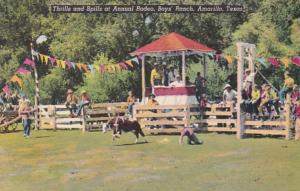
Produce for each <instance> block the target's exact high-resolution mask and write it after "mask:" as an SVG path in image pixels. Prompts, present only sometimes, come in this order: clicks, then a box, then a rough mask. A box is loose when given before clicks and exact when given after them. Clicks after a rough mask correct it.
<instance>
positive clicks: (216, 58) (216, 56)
mask: <svg viewBox="0 0 300 191" xmlns="http://www.w3.org/2000/svg"><path fill="white" fill-rule="evenodd" d="M220 58H221V54H215V55H214V60H215V62H219V60H220Z"/></svg>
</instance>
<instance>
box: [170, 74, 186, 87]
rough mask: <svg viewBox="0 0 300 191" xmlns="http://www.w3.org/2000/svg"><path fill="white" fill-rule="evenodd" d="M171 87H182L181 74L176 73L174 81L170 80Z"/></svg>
mask: <svg viewBox="0 0 300 191" xmlns="http://www.w3.org/2000/svg"><path fill="white" fill-rule="evenodd" d="M170 86H171V87H182V86H184V84H183V81H182V80H181V76H180V75H177V76H176V81H174V82H172V83H171V84H170Z"/></svg>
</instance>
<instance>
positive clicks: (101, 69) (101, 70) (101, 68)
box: [99, 64, 105, 73]
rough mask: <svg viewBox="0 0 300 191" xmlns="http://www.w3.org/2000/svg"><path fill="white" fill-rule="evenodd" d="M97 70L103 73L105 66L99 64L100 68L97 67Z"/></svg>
mask: <svg viewBox="0 0 300 191" xmlns="http://www.w3.org/2000/svg"><path fill="white" fill-rule="evenodd" d="M99 70H100V72H101V73H103V72H105V65H104V64H101V65H100V67H99Z"/></svg>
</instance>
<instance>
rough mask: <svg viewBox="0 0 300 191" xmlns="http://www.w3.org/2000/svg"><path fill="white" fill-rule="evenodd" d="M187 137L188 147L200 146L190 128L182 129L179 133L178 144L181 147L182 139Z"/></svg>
mask: <svg viewBox="0 0 300 191" xmlns="http://www.w3.org/2000/svg"><path fill="white" fill-rule="evenodd" d="M184 136H187V138H188V139H187V143H188V144H189V145H192V144H194V145H200V144H202V143H203V142H202V141H199V140H198V138H197V136H196V135H195V133H194V131H193V129H192V128H191V127H184V129H183V130H182V131H181V133H180V138H179V144H180V145H181V144H182V143H183V137H184Z"/></svg>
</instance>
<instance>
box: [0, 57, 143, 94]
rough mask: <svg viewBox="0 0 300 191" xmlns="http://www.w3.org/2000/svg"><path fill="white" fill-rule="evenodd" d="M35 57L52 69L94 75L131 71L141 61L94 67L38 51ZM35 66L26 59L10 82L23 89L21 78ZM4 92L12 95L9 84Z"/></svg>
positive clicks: (134, 60)
mask: <svg viewBox="0 0 300 191" xmlns="http://www.w3.org/2000/svg"><path fill="white" fill-rule="evenodd" d="M33 56H35V57H36V58H37V59H38V60H39V61H40V63H42V64H46V65H49V66H52V67H55V66H57V67H60V68H63V69H67V70H70V69H78V70H79V71H81V72H84V73H87V72H92V73H93V72H95V71H98V72H100V73H105V72H109V73H113V72H116V71H121V70H131V69H134V68H135V67H136V66H138V65H139V59H138V58H137V57H135V58H132V59H129V60H126V61H124V62H119V63H116V64H108V65H104V64H100V65H99V66H94V65H91V64H84V63H75V62H71V61H68V60H60V59H56V58H53V57H51V56H48V55H45V54H40V53H38V52H36V51H33ZM34 65H35V62H34V61H33V60H32V59H30V58H25V60H24V61H23V65H21V66H20V67H19V68H18V69H17V70H16V72H15V73H14V75H13V76H12V77H11V78H10V80H9V82H11V83H15V84H17V85H18V86H19V87H20V88H22V87H23V84H24V82H23V80H22V78H21V77H20V76H24V75H29V74H31V71H30V70H28V69H27V68H28V67H29V68H30V67H33V66H34ZM2 91H3V92H4V93H5V94H7V95H11V94H12V91H11V89H10V86H9V84H8V83H6V84H5V85H4V87H3V88H2Z"/></svg>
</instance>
